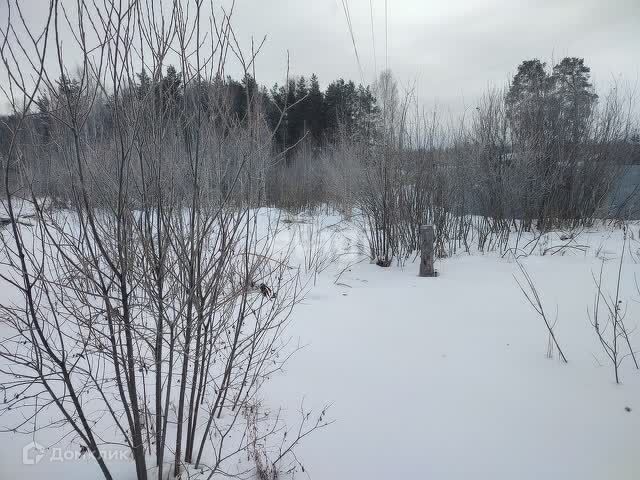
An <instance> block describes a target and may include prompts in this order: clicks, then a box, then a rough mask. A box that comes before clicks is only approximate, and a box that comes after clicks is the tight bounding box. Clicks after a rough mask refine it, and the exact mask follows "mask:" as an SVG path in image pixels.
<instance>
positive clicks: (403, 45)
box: [0, 0, 640, 113]
mask: <svg viewBox="0 0 640 480" xmlns="http://www.w3.org/2000/svg"><path fill="white" fill-rule="evenodd" d="M0 1H1V2H2V3H4V0H0ZM21 2H22V4H23V5H24V6H28V8H26V9H25V12H26V14H27V15H28V16H30V19H34V20H36V21H37V20H38V18H39V17H40V16H42V15H43V14H44V12H45V9H44V8H41V7H42V6H43V5H45V4H46V3H47V2H46V0H21ZM74 2H75V0H74ZM74 2H71V3H74ZM165 2H166V0H165ZM67 3H69V2H67ZM99 3H100V2H99ZM214 3H220V2H215V0H214ZM223 3H225V4H228V3H229V0H225V1H224V2H223ZM345 3H346V4H347V5H348V8H349V12H350V16H351V22H352V26H353V33H354V37H355V44H356V48H357V51H358V54H359V57H360V64H361V67H362V74H361V73H360V68H359V66H358V62H357V61H356V55H355V53H354V47H353V44H352V40H351V36H350V33H349V28H348V26H347V20H346V18H345V12H344V8H343V0H236V9H235V14H234V20H233V23H234V25H235V29H236V32H237V34H238V36H239V38H240V39H244V41H245V42H246V43H245V45H250V40H249V39H250V38H251V36H253V37H255V38H256V39H261V38H262V37H263V36H264V35H266V36H267V43H266V44H265V46H264V49H263V51H262V54H261V56H260V57H259V60H258V63H257V76H258V81H259V82H260V83H263V84H267V85H272V84H273V83H274V82H276V81H277V82H280V83H282V81H283V80H284V78H285V75H286V57H287V51H288V52H289V54H290V59H291V62H290V63H291V66H290V68H291V73H292V74H294V75H305V76H309V75H310V74H311V73H316V74H317V75H318V77H319V78H320V81H321V84H322V85H323V86H324V85H326V84H327V83H328V81H330V80H332V79H335V78H338V77H344V78H350V79H353V80H355V81H357V82H361V81H364V82H365V83H372V82H373V80H374V78H375V73H376V70H377V71H378V72H379V71H380V70H381V69H382V68H384V67H385V65H386V63H387V61H386V59H385V43H386V42H385V0H348V1H345ZM370 5H372V7H373V32H372V21H371V10H370ZM4 15H5V14H4V8H3V7H0V20H2V21H3V22H4V19H3V18H2V17H3V16H4ZM373 38H375V52H376V55H374V40H373ZM564 56H578V57H584V58H585V61H586V63H587V65H589V66H590V67H591V69H592V74H593V79H594V82H595V84H596V86H597V87H598V89H599V90H600V91H601V92H602V91H603V90H605V89H607V88H608V87H609V86H610V85H611V82H612V79H613V78H620V77H621V78H622V79H623V80H624V81H625V82H627V83H630V84H632V85H633V84H635V83H636V82H638V78H639V76H640V73H639V72H640V67H639V64H640V0H526V1H525V0H388V66H389V68H391V69H392V70H393V72H394V74H395V75H396V77H397V78H398V80H399V82H400V83H401V85H405V86H408V85H412V84H414V83H415V85H416V86H417V92H418V94H419V96H420V99H421V101H422V102H423V103H424V104H425V105H427V106H433V105H434V103H437V104H438V105H439V108H440V110H447V109H448V110H450V111H451V112H453V113H459V112H460V111H462V109H463V105H466V107H467V108H471V107H473V106H474V105H475V103H474V102H475V100H476V99H477V98H478V97H479V95H481V94H482V92H483V91H485V90H486V89H487V87H489V86H502V85H504V84H505V83H506V82H507V81H508V79H509V78H510V77H511V76H512V75H513V73H514V72H515V70H516V68H517V65H518V64H519V63H520V62H521V61H522V60H524V59H530V58H540V59H542V60H544V61H548V62H551V60H552V59H553V58H555V59H560V58H562V57H564ZM3 77H4V76H2V77H0V81H2V80H3Z"/></svg>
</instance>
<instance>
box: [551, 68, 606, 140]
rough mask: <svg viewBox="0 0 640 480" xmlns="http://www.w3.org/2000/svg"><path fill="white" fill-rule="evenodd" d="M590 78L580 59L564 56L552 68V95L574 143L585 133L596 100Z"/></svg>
mask: <svg viewBox="0 0 640 480" xmlns="http://www.w3.org/2000/svg"><path fill="white" fill-rule="evenodd" d="M590 77H591V69H590V68H589V67H587V66H586V65H585V64H584V59H583V58H577V57H566V58H563V59H562V61H561V62H560V63H558V64H557V65H555V66H554V67H553V74H552V75H551V83H552V86H553V87H552V88H553V95H554V98H555V101H556V105H557V107H558V108H559V109H560V114H561V115H562V116H563V118H564V121H565V122H566V124H567V125H568V132H569V134H570V136H571V137H570V138H571V141H572V142H573V143H577V142H579V140H580V137H581V136H582V135H583V134H584V132H585V130H586V128H587V126H588V121H589V118H590V116H591V112H592V110H593V108H594V106H595V103H596V101H597V99H598V96H597V95H596V94H595V92H594V89H593V85H591V83H590V81H589V80H590Z"/></svg>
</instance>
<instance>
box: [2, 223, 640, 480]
mask: <svg viewBox="0 0 640 480" xmlns="http://www.w3.org/2000/svg"><path fill="white" fill-rule="evenodd" d="M303 221H305V220H304V219H303ZM338 221H339V218H337V217H326V218H323V219H322V220H321V222H320V223H319V224H318V223H315V224H314V221H313V220H308V222H307V223H297V221H295V222H293V223H291V224H290V226H289V228H288V229H285V230H284V232H283V233H282V239H281V240H282V242H281V243H282V245H286V244H287V243H288V240H289V239H291V238H294V237H295V236H296V235H297V236H298V238H299V239H302V240H303V242H304V241H305V239H307V241H308V239H313V238H314V236H313V235H312V234H310V231H309V230H310V229H313V228H315V229H318V230H319V231H321V234H322V236H323V237H322V238H323V239H324V240H323V241H321V242H319V243H317V244H316V246H317V248H325V249H326V250H327V251H330V250H331V251H333V254H331V257H332V260H333V263H332V264H331V265H328V266H327V265H323V267H326V269H324V270H323V271H322V272H320V273H318V275H317V276H315V279H313V278H310V288H309V291H308V294H307V296H306V298H305V300H304V301H303V302H302V303H301V304H300V305H298V307H297V308H296V310H295V313H294V321H293V323H292V326H291V329H290V330H289V334H290V335H292V336H293V337H295V338H296V339H299V342H300V344H302V345H305V347H304V348H303V349H302V350H300V351H299V352H298V353H296V354H295V356H294V357H293V358H292V359H291V360H290V362H289V363H288V364H287V366H286V369H285V372H284V373H282V374H280V375H276V376H274V377H273V378H272V380H271V382H269V383H268V385H267V387H266V390H265V391H264V392H263V397H264V398H265V400H266V401H267V402H268V403H269V404H271V405H273V406H274V407H276V406H279V405H283V406H284V408H285V416H286V417H287V418H288V419H289V421H290V423H291V424H295V423H296V422H297V421H298V417H299V412H298V410H299V407H300V404H301V402H302V401H304V405H305V408H309V407H312V408H315V409H320V408H322V406H324V405H325V404H331V408H330V410H329V412H328V415H329V417H330V418H332V419H334V420H335V422H334V423H333V424H331V425H330V426H328V427H326V428H324V429H322V430H320V431H318V432H315V433H314V434H312V435H310V436H309V437H307V438H305V439H304V441H303V443H302V445H301V446H300V448H299V449H298V451H297V457H298V459H299V460H300V461H301V462H302V464H303V465H304V467H305V472H304V473H302V472H299V473H298V475H297V477H298V478H312V479H314V480H329V479H330V480H353V479H366V480H388V479H393V478H398V479H422V478H425V479H426V478H428V479H492V480H495V479H504V480H512V479H540V478H546V479H581V480H582V479H585V480H586V479H593V480H596V479H598V480H600V479H616V480H635V479H638V478H640V455H638V448H639V447H640V372H639V371H637V370H636V369H635V366H634V364H633V361H632V359H631V358H626V359H625V360H624V361H623V363H622V365H621V379H622V383H621V384H620V385H616V384H615V381H614V376H613V369H612V367H611V366H610V364H609V362H608V360H607V358H606V356H605V355H604V353H603V350H602V347H601V345H600V343H599V341H598V339H597V337H596V336H595V333H594V331H593V327H592V326H591V323H590V320H589V315H588V311H589V309H592V308H593V301H594V295H595V293H596V288H595V285H594V278H593V276H594V275H596V276H597V275H598V272H599V269H600V265H601V259H602V258H603V257H604V258H607V259H609V260H608V261H607V262H605V266H604V277H603V278H604V282H603V283H604V289H605V292H606V294H607V295H615V288H616V282H615V280H616V275H617V271H618V261H617V259H619V256H620V253H621V250H622V232H621V231H620V230H615V229H612V228H605V227H602V228H599V229H594V231H592V232H583V233H582V234H581V235H580V237H579V239H578V240H577V243H579V244H580V245H586V246H587V248H586V249H585V250H584V251H583V250H582V249H580V250H578V249H566V250H563V251H561V252H559V253H557V254H555V255H549V254H547V255H545V256H541V255H540V252H541V251H542V249H535V251H534V253H533V255H531V256H529V257H526V258H521V259H520V262H521V263H522V264H523V265H524V266H525V267H526V269H527V271H528V272H529V274H530V275H531V277H532V278H533V280H534V281H535V284H536V286H537V288H538V290H539V293H540V295H541V297H542V300H543V303H544V307H545V309H546V311H547V313H548V314H549V316H550V317H551V319H552V320H553V319H555V318H556V315H557V325H556V328H555V331H556V334H557V338H558V341H559V342H560V346H561V347H562V349H563V351H564V353H565V354H566V356H567V358H568V361H569V363H568V364H563V363H562V362H561V361H560V360H559V359H558V358H557V355H555V356H554V358H553V359H549V358H547V356H546V354H547V332H546V329H545V326H544V323H543V322H542V320H541V319H540V318H539V317H538V316H537V315H536V313H535V312H534V310H533V309H532V308H531V306H530V305H529V304H528V303H527V302H526V300H525V299H524V297H523V294H522V292H521V291H520V290H519V288H518V285H517V283H516V281H515V279H514V275H515V276H517V277H518V278H520V277H521V274H520V273H519V272H520V271H519V269H518V266H517V264H516V262H515V261H514V259H513V257H510V256H509V255H505V256H501V255H499V254H496V253H491V254H485V255H481V254H474V255H468V254H459V255H457V256H454V257H452V258H448V259H444V260H441V261H439V262H437V265H436V268H437V269H438V271H439V273H440V276H439V277H437V278H419V277H418V276H417V270H418V266H417V265H416V264H414V263H411V262H409V263H408V264H407V265H405V266H404V268H399V267H397V266H394V267H391V268H388V269H382V268H379V267H377V266H375V265H372V264H370V263H368V262H366V261H361V262H359V263H356V259H357V255H356V254H354V253H353V252H355V250H356V247H355V243H356V241H357V234H356V233H355V232H354V231H353V228H352V227H350V226H349V225H348V224H344V223H342V224H341V225H338V226H336V225H335V224H336V223H337V222H338ZM632 229H633V234H634V240H632V241H630V243H629V244H627V247H628V250H629V251H628V252H627V254H626V257H625V260H624V262H623V267H622V277H621V278H622V282H621V285H622V288H621V294H620V298H621V299H622V300H623V304H622V305H623V308H624V309H625V310H626V312H627V313H626V317H625V322H626V326H627V328H628V329H629V330H630V331H631V330H634V329H635V327H636V326H637V324H638V321H639V320H640V304H639V303H638V302H639V301H640V293H639V292H638V289H637V287H636V282H635V276H636V275H638V274H640V264H637V263H636V260H638V259H637V258H636V257H634V256H633V255H632V253H633V254H635V252H636V251H637V250H638V248H640V245H639V244H637V243H636V242H635V240H636V239H638V233H639V232H638V226H637V225H634V226H633V227H632ZM330 232H332V233H330ZM311 233H313V232H311ZM549 242H556V243H563V242H561V241H560V240H559V235H556V234H551V235H550V236H549ZM546 246H547V247H548V246H549V245H548V244H547V245H546ZM305 251H306V252H307V256H308V253H309V252H310V251H312V249H311V250H310V248H309V246H308V244H307V246H306V247H299V248H297V249H296V251H295V257H296V258H297V261H298V262H299V263H301V264H304V263H305V260H304V257H305V254H304V252H305ZM345 252H348V254H344V253H345ZM320 256H321V257H322V256H323V255H320ZM351 264H353V265H351ZM349 265H351V266H350V267H349ZM345 268H346V269H345ZM639 281H640V280H639ZM630 336H631V342H632V344H634V345H635V347H636V348H638V349H640V333H638V332H635V331H633V332H630ZM621 350H623V353H625V354H626V353H627V350H625V349H624V347H621ZM31 440H32V439H31V438H28V437H22V436H16V435H12V434H0V445H1V448H0V479H2V480H8V479H16V478H19V479H21V480H28V479H39V480H40V479H43V478H55V479H58V478H60V479H62V478H83V479H84V478H87V479H89V478H100V477H99V472H98V469H97V467H95V465H93V464H91V463H89V462H85V461H82V462H80V464H79V463H78V462H60V463H50V462H45V463H39V464H38V465H23V462H22V448H23V446H24V445H26V444H28V443H29V442H30V441H31ZM115 471H116V473H118V474H120V475H121V480H126V479H128V478H134V477H135V475H134V472H133V469H132V468H130V466H129V465H127V464H121V465H118V466H117V467H116V469H115ZM79 472H80V473H79ZM78 475H80V476H78ZM93 475H95V476H93Z"/></svg>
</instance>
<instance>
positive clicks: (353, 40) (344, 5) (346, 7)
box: [342, 0, 364, 83]
mask: <svg viewBox="0 0 640 480" xmlns="http://www.w3.org/2000/svg"><path fill="white" fill-rule="evenodd" d="M342 9H343V10H344V16H345V18H346V19H347V26H348V27H349V34H350V35H351V43H353V51H354V52H355V54H356V61H357V62H358V69H359V70H360V79H361V81H362V82H363V83H364V71H363V70H362V64H361V63H360V55H359V54H358V47H357V46H356V38H355V36H354V34H353V24H352V23H351V13H350V12H349V3H348V1H347V0H342Z"/></svg>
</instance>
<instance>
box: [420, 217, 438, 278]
mask: <svg viewBox="0 0 640 480" xmlns="http://www.w3.org/2000/svg"><path fill="white" fill-rule="evenodd" d="M434 237H435V235H434V233H433V225H422V226H421V227H420V253H421V255H420V276H421V277H435V276H436V271H435V270H434V268H433V241H434Z"/></svg>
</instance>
